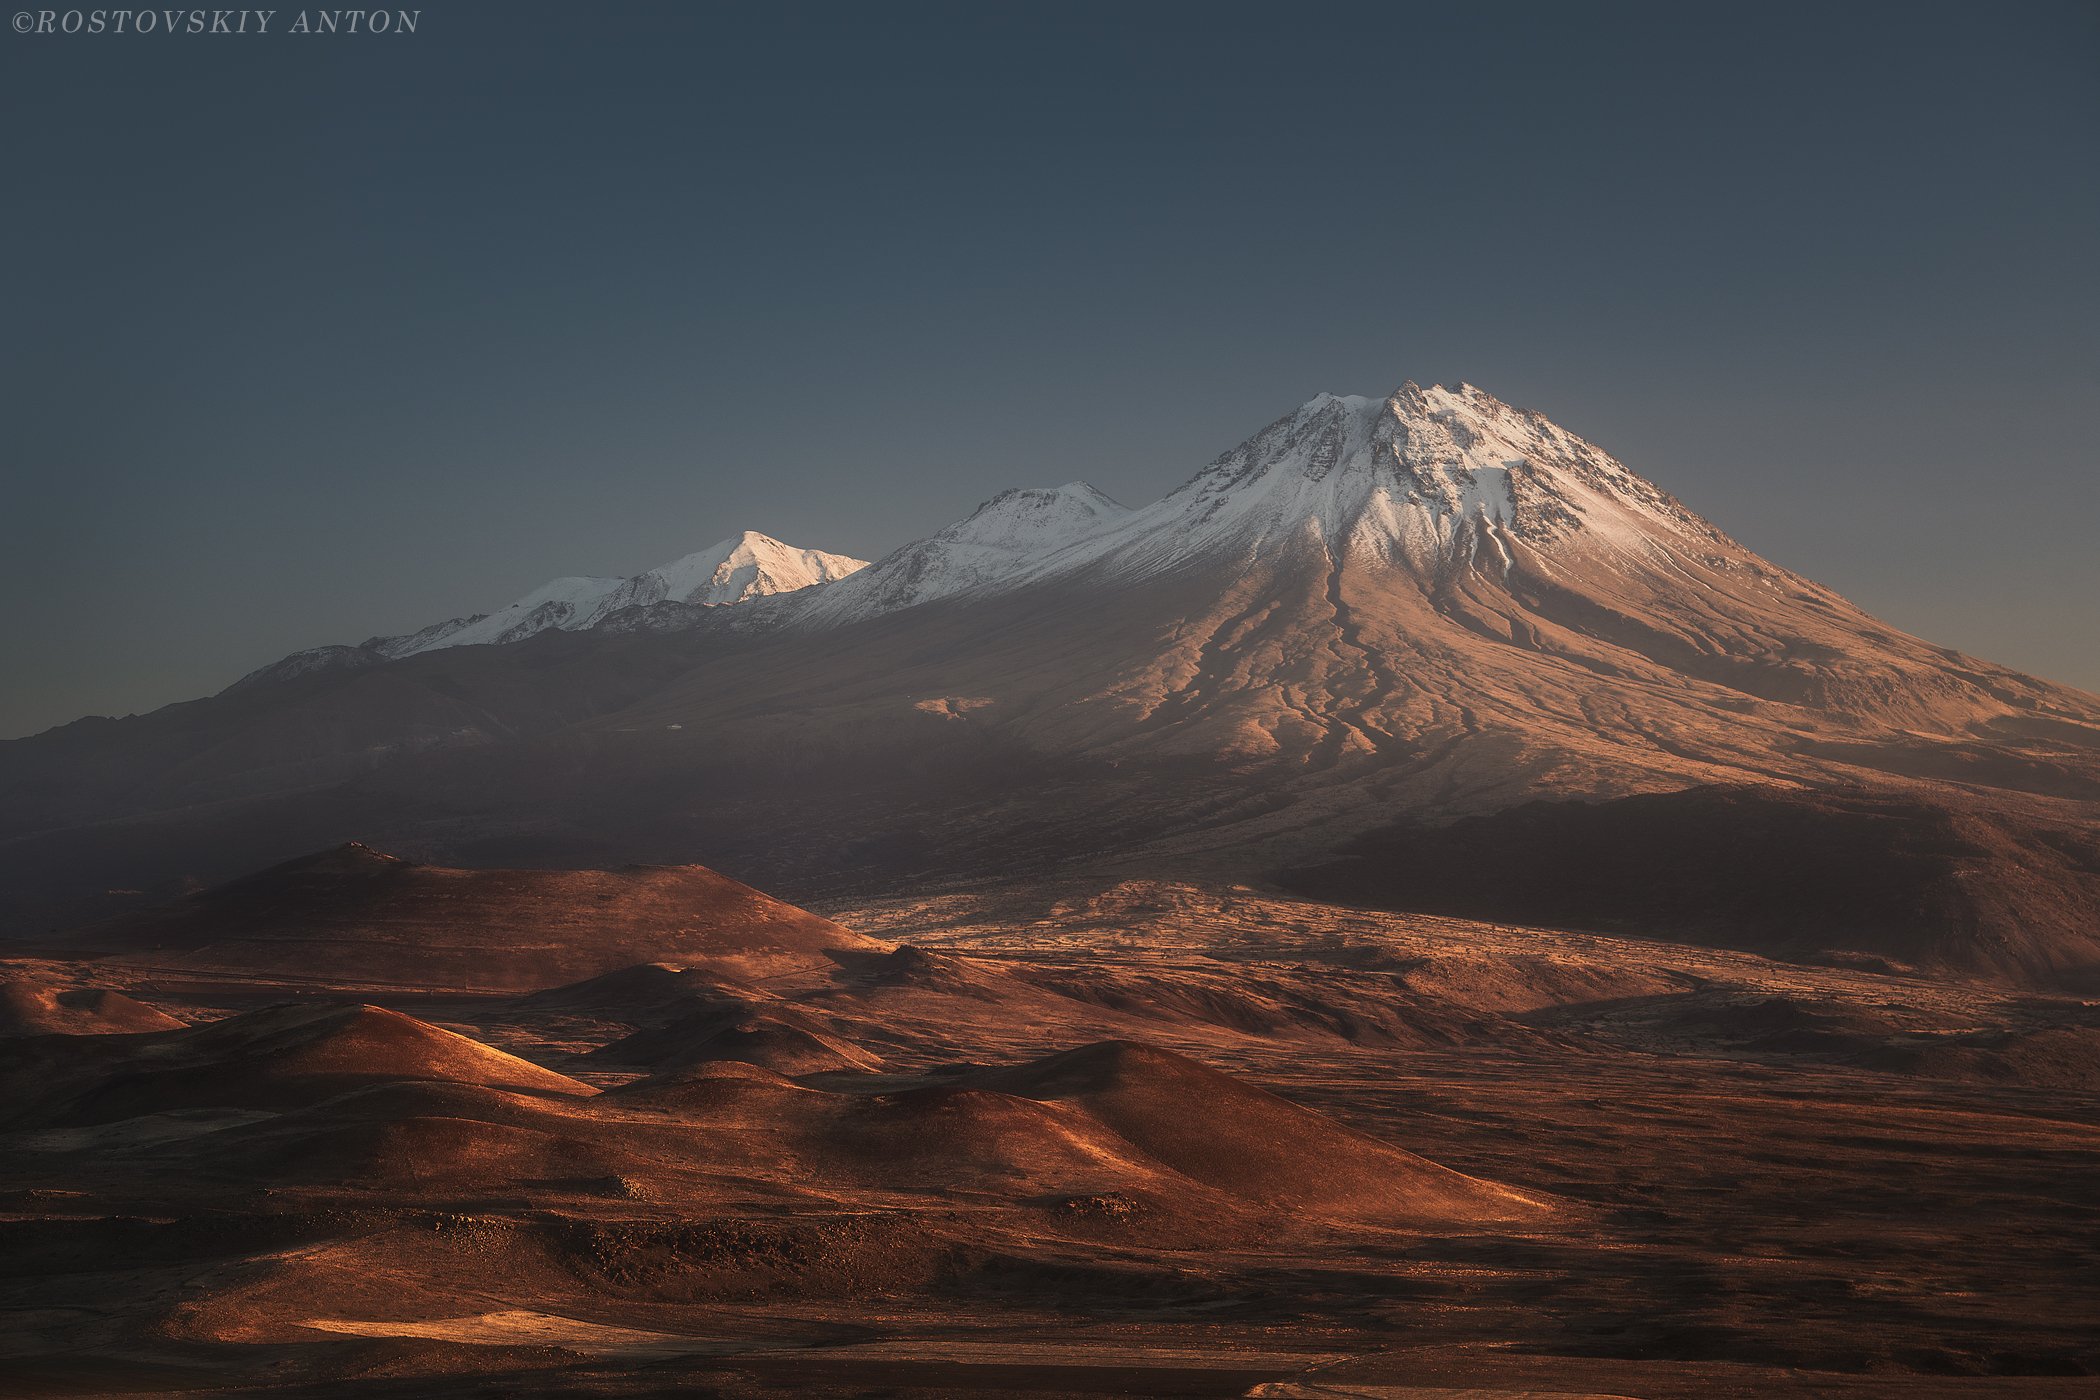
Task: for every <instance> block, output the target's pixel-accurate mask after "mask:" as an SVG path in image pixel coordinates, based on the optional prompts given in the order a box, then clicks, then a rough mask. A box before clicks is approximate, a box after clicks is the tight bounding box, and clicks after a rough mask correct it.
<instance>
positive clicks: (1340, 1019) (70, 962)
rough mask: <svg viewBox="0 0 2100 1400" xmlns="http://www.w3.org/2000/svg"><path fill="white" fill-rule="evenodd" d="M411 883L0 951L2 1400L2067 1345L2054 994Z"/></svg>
mask: <svg viewBox="0 0 2100 1400" xmlns="http://www.w3.org/2000/svg"><path fill="white" fill-rule="evenodd" d="M401 865H403V863H401V862H387V860H386V857H384V856H382V855H380V854H379V853H377V852H373V851H370V850H363V849H359V850H350V851H338V852H333V853H329V854H327V855H324V856H320V857H316V858H313V859H312V860H310V861H307V862H303V863H301V864H300V865H297V866H294V867H292V868H291V869H289V870H280V871H273V872H268V873H266V874H265V875H262V876H258V877H255V878H254V879H251V880H246V881H241V882H237V883H236V884H234V885H232V886H229V887H228V888H226V889H224V890H217V891H210V892H205V893H203V894H200V895H195V896H190V897H188V898H186V899H184V900H180V901H177V903H176V904H175V906H173V907H172V908H170V909H169V910H166V911H163V912H162V913H161V914H160V915H158V916H157V917H156V918H153V919H133V920H129V921H127V922H126V923H125V924H122V925H118V926H116V930H115V933H116V934H121V935H123V936H121V937H120V936H115V935H113V934H112V932H111V931H110V930H108V929H104V930H100V931H98V938H99V940H100V943H101V945H102V946H98V947H96V948H93V949H83V950H81V955H79V956H71V957H65V958H48V957H47V958H19V959H16V960H15V961H14V962H13V964H12V965H11V966H10V967H8V968H7V969H6V978H7V980H8V992H7V1005H8V1007H9V1008H10V1020H9V1022H8V1023H7V1025H6V1026H5V1028H4V1029H5V1037H6V1038H4V1039H0V1084H4V1086H5V1093H4V1094H0V1104H4V1105H5V1107H4V1109H0V1201H4V1203H5V1204H4V1206H0V1238H4V1239H5V1241H6V1246H7V1247H6V1248H5V1249H4V1250H0V1259H4V1260H5V1261H6V1262H5V1264H4V1266H0V1310H4V1311H0V1371H4V1373H5V1374H6V1375H7V1376H8V1377H9V1378H10V1379H9V1382H8V1384H9V1386H10V1393H18V1394H49V1395H58V1394H77V1393H83V1392H93V1393H127V1392H154V1393H160V1392H164V1391H166V1390H169V1389H181V1390H184V1391H188V1392H194V1393H222V1392H223V1393H238V1394H243V1395H247V1394H270V1395H280V1396H309V1395H311V1396H322V1395H338V1394H340V1395H351V1394H356V1395H368V1394H380V1395H383V1394H403V1395H406V1394H418V1393H428V1391H429V1390H430V1389H431V1388H432V1387H437V1386H442V1387H443V1388H445V1389H446V1390H447V1391H448V1392H449V1393H458V1392H460V1391H465V1392H466V1393H477V1394H478V1393H489V1394H496V1393H500V1394H542V1393H544V1394H561V1395H591V1394H605V1395H616V1394H653V1393H661V1392H662V1391H663V1390H665V1389H666V1388H671V1387H677V1388H680V1389H681V1393H694V1394H722V1395H760V1394H783V1395H785V1394H798V1395H799V1394H837V1395H871V1394H888V1395H938V1394H998V1393H1028V1394H1044V1393H1052V1394H1190V1395H1239V1394H1258V1395H1330V1396H1331V1395H1344V1396H1347V1395H1365V1396H1390V1395H1417V1394H1422V1395H1440V1394H1446V1393H1449V1391H1450V1389H1451V1388H1457V1389H1459V1390H1462V1391H1464V1392H1466V1393H1469V1394H1482V1395H1516V1394H1520V1393H1535V1392H1539V1391H1546V1392H1552V1393H1563V1394H1567V1393H1579V1394H1609V1395H1632V1396H1654V1397H1663V1396H1692V1395H1741V1396H1752V1395H1758V1396H1762V1395H1803V1396H1806V1395H1817V1396H1826V1395H1839V1396H1852V1395H1858V1396H1908V1395H1938V1394H1969V1395H1995V1394H2000V1393H2004V1394H2021V1395H2047V1394H2057V1393H2061V1394H2074V1393H2080V1388H2081V1387H2087V1388H2089V1387H2090V1385H2091V1384H2092V1381H2091V1380H2090V1379H2089V1378H2090V1377H2091V1376H2093V1375H2095V1374H2100V1351H2096V1350H2095V1349H2094V1346H2093V1339H2092V1333H2091V1329H2090V1319H2091V1316H2092V1314H2093V1311H2094V1309H2095V1308H2096V1307H2100V1292H2096V1290H2095V1288H2094V1285H2093V1282H2092V1280H2093V1279H2094V1277H2095V1276H2096V1274H2095V1265H2096V1264H2100V1253H2096V1249H2100V1235H2096V1230H2100V1203H2096V1202H2095V1201H2094V1199H2093V1197H2092V1193H2090V1192H2089V1191H2087V1190H2085V1189H2084V1188H2083V1184H2082V1183H2083V1182H2084V1181H2085V1179H2086V1178H2088V1177H2090V1176H2091V1175H2092V1174H2093V1173H2094V1171H2095V1169H2096V1168H2100V1113H2096V1108H2095V1106H2096V1104H2100V1009H2096V1008H2095V1007H2094V1006H2093V1005H2091V1004H2090V1003H2088V1002H2084V1001H2080V1000H2076V999H2072V998H2063V997H2056V998H2051V997H2044V996H2035V995H2031V994H2025V993H2020V992H2017V991H2014V990H2010V989H2004V988H1996V987H1993V986H1992V985H1991V984H1988V983H1982V982H1977V981H1974V980H1968V979H1963V978H1959V977H1955V976H1951V975H1944V974H1936V973H1926V972H1921V971H1918V970H1904V969H1892V968H1869V967H1863V966H1847V965H1834V964H1831V963H1821V964H1819V963H1813V962H1775V961H1771V960H1769V959H1767V958H1765V957H1762V956H1759V955H1758V954H1756V953H1752V952H1745V951H1734V950H1729V949H1722V948H1713V947H1704V946H1699V945H1697V944H1692V943H1677V942H1668V941H1660V940H1657V939H1654V938H1629V937H1626V936H1621V935H1610V934H1600V933H1572V932H1555V931H1551V930H1545V929H1538V928H1527V927H1522V926H1518V925H1514V924H1504V923H1488V922H1479V921H1469V920H1464V919H1454V918H1445V917H1436V916H1429V915H1412V914H1396V913H1388V912H1379V911H1375V910H1367V909H1356V908H1350V907H1347V906H1342V905H1334V904H1313V903H1309V902H1307V901H1304V900H1301V899H1295V898H1292V897H1289V896H1285V895H1280V894H1275V893H1263V892H1260V891H1255V890H1249V889H1233V888H1204V887H1199V886H1193V885H1188V884H1178V883H1163V882H1156V881H1131V882H1112V883H1102V882H1100V881H1098V880H1087V879H1070V880H1066V881H1063V882H1058V883H1055V884H1052V885H1047V886H1043V887H1041V888H1038V889H1035V890H1033V891H1032V892H1030V893H1028V894H1026V895H1025V896H1024V895H1019V894H1016V893H1014V892H1012V891H986V892H982V893H977V894H968V893H956V894H949V895H944V896H940V897H937V898H931V899H915V898H909V897H900V898H887V899H882V900H877V901H873V902H861V903H858V904H855V905H851V906H848V905H844V904H841V905H838V906H834V907H831V908H829V909H828V910H827V912H828V913H829V914H830V915H831V918H829V919H824V918H818V917H816V916H814V915H808V914H799V911H792V910H790V909H789V908H788V907H787V906H782V905H779V904H778V903H777V902H771V901H765V900H764V899H763V897H762V896H757V895H756V893H755V892H745V897H744V898H742V899H741V900H740V901H738V902H736V903H730V904H724V903H720V902H717V903H714V904H712V905H696V906H695V907H694V910H693V911H692V912H690V913H688V914H686V915H683V916H676V917H674V916H672V915H671V913H670V910H669V909H668V907H667V905H666V904H665V902H664V901H665V894H664V889H663V886H662V884H661V883H660V881H659V880H650V879H642V878H637V877H636V876H634V875H629V876H626V877H621V878H617V879H614V878H611V877H607V876H592V877H589V878H584V877H582V876H581V875H579V876H576V877H567V876H562V875H558V874H549V873H534V872H477V873H476V879H475V881H474V882H473V884H472V885H470V886H469V888H468V891H467V892H466V893H465V894H462V893H461V892H460V891H459V890H458V888H457V886H456V884H455V880H454V877H455V875H456V872H446V871H441V870H431V869H428V868H420V867H413V866H407V867H405V868H403V869H398V870H397V869H396V868H395V867H397V866H401ZM375 868H376V870H377V872H378V874H377V876H376V878H378V879H380V880H382V881H384V880H386V879H387V878H388V875H389V873H391V877H392V879H393V880H396V881H399V882H400V883H399V886H398V888H396V889H395V890H394V891H393V892H392V893H391V894H390V895H389V896H388V897H387V898H386V899H383V900H382V899H379V898H377V897H375V895H374V894H373V891H372V889H371V885H372V882H373V880H374V879H375V873H374V872H375ZM658 874H659V876H660V877H661V878H664V879H674V880H676V881H679V882H684V883H685V884H686V885H688V886H696V887H698V888H701V889H703V890H716V889H718V888H719V887H718V886H716V885H712V884H709V883H707V882H705V881H703V880H702V879H701V878H700V877H701V874H702V872H691V871H683V872H659V873H658ZM721 883H722V884H724V885H726V884H727V882H721ZM731 888H740V887H731ZM528 890H529V891H530V898H529V900H527V901H526V902H525V904H520V903H517V902H515V901H516V900H517V899H518V898H519V897H520V893H521V892H522V891H528ZM263 891H267V892H268V894H269V898H268V899H267V900H265V899H263V898H262V897H261V894H260V892H263ZM528 906H529V907H532V908H534V909H535V910H536V916H535V917H536V923H535V924H534V925H533V927H534V928H535V929H537V930H538V932H535V933H533V934H532V935H531V936H530V937H529V938H526V939H524V940H522V946H524V947H527V948H530V947H532V946H534V942H533V940H547V939H552V940H557V941H565V942H566V944H567V946H568V947H569V948H570V955H569V957H568V958H566V959H563V960H556V961H550V962H527V963H525V964H522V965H524V966H531V967H537V968H539V969H540V972H539V973H538V975H537V976H523V975H520V974H519V973H518V972H517V971H516V970H515V968H514V967H513V966H510V965H506V964H505V962H504V960H503V958H502V955H501V952H500V950H498V949H496V948H495V947H493V946H492V945H488V944H482V945H480V947H481V955H480V957H478V958H464V957H458V956H453V955H451V954H450V953H449V952H448V953H447V954H446V955H445V956H434V955H433V952H432V950H431V949H430V948H427V947H425V946H423V944H422V942H421V940H420V938H419V937H416V936H411V935H412V934H413V933H414V931H418V930H433V929H438V928H442V927H444V926H445V923H444V919H445V918H446V917H447V916H448V914H456V915H457V916H458V923H457V925H456V926H457V927H458V928H460V929H461V930H463V932H462V934H461V935H460V939H459V941H460V942H461V943H470V942H472V941H473V940H474V939H476V938H478V937H479V936H480V935H479V934H478V933H477V932H476V930H478V929H484V928H488V927H492V926H494V925H495V924H497V923H500V922H501V919H502V918H503V917H504V915H503V914H502V913H501V912H500V911H504V910H516V909H520V908H524V907H528ZM234 910H240V911H241V914H240V917H239V918H238V919H234V918H232V917H231V911H234ZM199 911H217V912H219V913H221V914H224V915H226V916H227V917H228V927H229V929H230V930H231V932H232V934H233V936H230V937H228V938H226V939H225V940H224V941H220V942H211V943H200V942H198V940H197V939H196V938H195V937H194V936H193V934H194V930H196V929H197V928H198V927H199ZM849 928H850V929H854V930H857V932H854V933H850V934H849V933H847V932H846V930H847V929H849ZM296 929H306V930H310V931H312V932H313V942H312V943H311V944H310V945H309V946H310V947H314V948H316V949H325V948H327V947H329V946H331V945H335V946H342V947H355V948H357V949H359V950H360V954H361V962H360V963H359V964H358V965H357V966H356V967H354V968H353V967H352V966H351V965H350V964H348V963H347V962H344V961H339V960H331V959H329V958H326V957H321V958H317V959H316V960H314V961H312V962H310V963H307V964H305V965H302V964H301V962H300V960H299V959H297V958H295V957H290V956H287V953H286V949H285V947H284V939H285V938H287V937H289V935H290V931H291V930H296ZM387 929H392V930H395V931H397V932H398V933H399V934H400V936H395V937H387V936H374V935H375V934H376V933H378V931H381V930H387ZM147 931H154V932H153V933H152V936H151V937H150V938H149V937H147V936H146V932H147ZM659 934H662V935H663V936H667V937H668V936H675V937H676V938H677V939H679V940H680V941H679V942H678V944H677V946H676V956H675V957H659V958H653V959H645V960H641V961H637V962H633V963H620V965H618V966H611V967H608V968H606V969H605V970H603V971H600V972H597V973H596V974H594V975H590V976H586V977H583V978H581V979H580V980H575V981H571V982H568V983H566V984H553V983H552V982H551V981H550V982H549V984H548V985H540V986H533V987H530V989H529V990H528V989H527V984H530V983H533V982H535V981H538V980H540V979H541V978H546V979H552V978H555V977H557V976H561V975H564V974H563V973H562V972H560V971H558V969H562V968H573V967H578V966H586V965H591V964H594V963H596V962H600V961H603V962H607V963H614V962H620V960H621V959H626V958H630V957H634V956H635V950H636V949H637V948H638V947H640V946H642V945H644V944H646V942H647V941H648V939H649V938H651V937H653V936H657V935H659ZM600 951H603V952H604V953H605V954H606V956H605V957H603V958H600V957H599V956H598V953H599V952H600ZM666 951H667V952H669V951H670V950H669V948H668V947H667V949H666ZM2081 1378H2087V1379H2081ZM1440 1387H1441V1388H1442V1389H1440Z"/></svg>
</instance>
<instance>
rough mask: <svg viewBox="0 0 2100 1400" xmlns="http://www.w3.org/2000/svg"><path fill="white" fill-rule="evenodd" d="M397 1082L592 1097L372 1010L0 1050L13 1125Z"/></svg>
mask: <svg viewBox="0 0 2100 1400" xmlns="http://www.w3.org/2000/svg"><path fill="white" fill-rule="evenodd" d="M402 1080H434V1081H443V1082H450V1083H455V1084H469V1085H479V1086H483V1087H487V1088H496V1089H508V1090H514V1091H519V1092H525V1093H534V1094H589V1093H591V1092H592V1091H591V1090H590V1089H589V1088H588V1087H586V1086H585V1085H582V1084H579V1083H577V1082H576V1081H575V1080H573V1079H570V1078H569V1077H568V1076H566V1075H561V1074H556V1073H555V1072H554V1071H552V1070H548V1069H541V1068H540V1067H539V1066H538V1065H535V1064H532V1063H530V1062H529V1061H526V1060H521V1059H519V1058H517V1057H516V1056H515V1055H507V1054H505V1053H503V1052H502V1051H501V1050H497V1049H495V1048H493V1047H491V1046H488V1045H483V1044H482V1043H481V1042H479V1041H476V1040H469V1039H467V1038H466V1037H465V1036H461V1035H455V1034H453V1033H452V1032H451V1031H447V1030H441V1029H439V1028H438V1027H436V1026H432V1025H428V1024H426V1023H424V1022H422V1021H418V1020H416V1019H415V1018H414V1017H411V1016H403V1015H400V1014H399V1013H397V1012H393V1011H385V1010H381V1009H380V1008H379V1007H376V1006H277V1007H270V1008H268V1009H266V1010H262V1011H252V1012H249V1013H247V1014H245V1015H241V1016H232V1017H228V1018H227V1019H225V1020H223V1021H214V1022H211V1023H209V1024H206V1025H201V1026H192V1027H189V1028H187V1029H184V1030H179V1031H166V1032H162V1033H159V1034H152V1035H136V1036H121V1037H118V1036H108V1037H96V1038H94V1039H92V1040H88V1039H82V1038H75V1037H67V1038H66V1039H64V1040H53V1039H51V1038H44V1039H39V1040H34V1041H22V1042H16V1043H15V1045H14V1046H13V1047H12V1048H9V1049H5V1050H0V1087H4V1088H5V1090H6V1093H5V1099H6V1102H7V1103H8V1105H9V1112H8V1115H7V1116H8V1119H9V1121H11V1122H12V1123H14V1124H15V1125H16V1126H24V1125H38V1124H52V1125H69V1124H88V1123H107V1122H113V1121H115V1120H117V1119H120V1118H133V1117H137V1116H139V1115H141V1114H149V1113H169V1112H177V1111H181V1110H187V1109H198V1108H241V1109H283V1108H294V1107H299V1106H301V1105H305V1104H310V1103H313V1102H316V1101H318V1100H321V1099H325V1098H328V1097H329V1096H331V1095H334V1094H340V1093H345V1092H348V1091H350V1090H353V1089H361V1088H367V1087H370V1086H373V1085H375V1084H383V1083H392V1082H397V1081H402Z"/></svg>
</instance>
